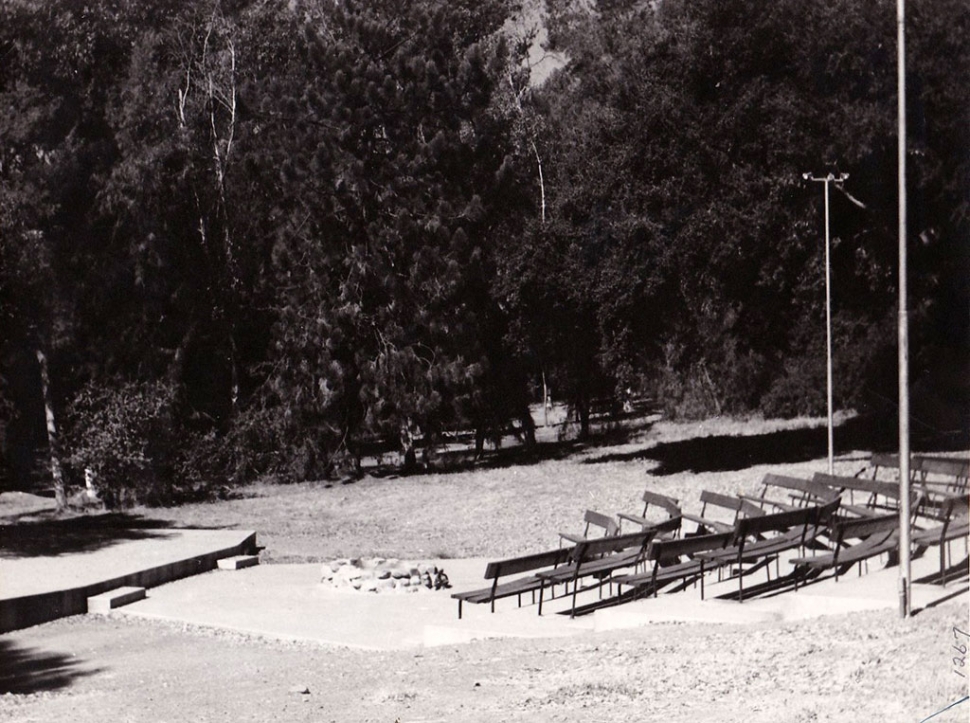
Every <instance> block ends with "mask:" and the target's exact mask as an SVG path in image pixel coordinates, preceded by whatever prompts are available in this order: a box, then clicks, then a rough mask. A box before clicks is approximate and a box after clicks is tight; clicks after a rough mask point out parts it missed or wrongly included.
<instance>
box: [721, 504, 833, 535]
mask: <svg viewBox="0 0 970 723" xmlns="http://www.w3.org/2000/svg"><path fill="white" fill-rule="evenodd" d="M840 504H841V500H840V499H839V498H838V497H835V498H834V499H831V500H829V501H827V502H826V503H825V504H822V505H813V506H811V507H802V508H800V509H797V510H787V511H785V512H776V513H774V514H771V515H762V516H761V517H745V518H743V519H740V520H738V522H737V525H736V526H735V528H734V536H735V540H736V541H741V540H745V539H747V538H748V537H752V536H754V535H760V534H762V533H763V532H779V531H787V530H791V529H793V528H796V527H802V528H803V529H807V528H808V527H810V526H815V527H820V526H822V525H827V524H828V523H829V520H830V519H831V518H832V516H833V515H834V514H835V512H836V510H838V509H839V505H840Z"/></svg>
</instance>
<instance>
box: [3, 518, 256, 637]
mask: <svg viewBox="0 0 970 723" xmlns="http://www.w3.org/2000/svg"><path fill="white" fill-rule="evenodd" d="M255 549H256V533H255V532H252V531H250V530H183V529H162V530H151V532H150V534H146V536H145V537H144V538H142V539H134V540H118V541H113V542H110V543H106V544H104V545H103V546H102V547H100V548H99V549H96V550H86V551H83V552H71V553H65V554H61V555H54V556H49V557H40V556H13V555H9V554H4V555H3V556H0V580H2V584H0V633H4V632H9V631H11V630H18V629H20V628H25V627H29V626H31V625H37V624H39V623H43V622H47V621H48V620H54V619H56V618H60V617H65V616H67V615H80V614H83V613H85V612H87V599H88V598H89V597H94V596H96V595H100V594H101V593H103V592H108V591H109V590H114V589H115V588H118V587H124V586H132V587H145V588H150V587H154V586H156V585H161V584H163V583H166V582H169V581H171V580H177V579H180V578H183V577H187V576H189V575H197V574H199V573H201V572H205V571H207V570H212V569H213V568H215V566H216V561H217V560H219V559H221V558H223V557H229V556H232V555H239V554H242V553H249V552H254V551H255Z"/></svg>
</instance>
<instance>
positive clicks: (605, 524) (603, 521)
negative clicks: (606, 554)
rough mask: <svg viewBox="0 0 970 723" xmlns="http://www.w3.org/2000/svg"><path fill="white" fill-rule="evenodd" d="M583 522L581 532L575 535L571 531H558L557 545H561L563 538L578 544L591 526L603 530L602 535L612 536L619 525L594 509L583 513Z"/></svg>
mask: <svg viewBox="0 0 970 723" xmlns="http://www.w3.org/2000/svg"><path fill="white" fill-rule="evenodd" d="M583 522H585V523H586V528H585V529H584V530H583V534H581V535H577V534H573V533H571V532H560V533H559V545H560V547H561V546H562V543H563V540H568V541H569V542H571V543H573V544H574V545H575V544H579V543H580V542H583V541H584V540H586V539H587V538H588V537H589V531H590V528H592V527H598V528H600V529H602V530H603V537H613V536H615V535H617V534H619V532H620V525H619V523H617V521H616V520H614V519H613V518H612V517H610V516H609V515H604V514H603V513H601V512H596V511H595V510H586V513H585V514H584V515H583Z"/></svg>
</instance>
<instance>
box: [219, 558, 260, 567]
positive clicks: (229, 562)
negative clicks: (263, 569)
mask: <svg viewBox="0 0 970 723" xmlns="http://www.w3.org/2000/svg"><path fill="white" fill-rule="evenodd" d="M216 564H217V565H218V566H219V569H220V570H242V569H243V568H244V567H253V566H254V565H258V564H259V555H234V556H233V557H224V558H222V559H221V560H219V561H218V562H217V563H216Z"/></svg>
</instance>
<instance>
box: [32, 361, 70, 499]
mask: <svg viewBox="0 0 970 723" xmlns="http://www.w3.org/2000/svg"><path fill="white" fill-rule="evenodd" d="M37 363H38V364H39V365H40V392H41V395H42V396H43V398H44V416H45V417H46V418H47V444H48V446H49V447H50V456H51V478H52V479H53V481H54V502H55V503H56V504H57V511H58V512H61V511H62V510H64V509H65V508H66V507H67V492H66V491H65V489H64V471H63V468H62V467H61V459H60V456H59V453H58V450H57V447H58V443H57V424H56V423H55V422H54V404H53V402H52V400H51V384H50V375H49V374H48V373H47V357H46V356H45V354H44V352H43V351H41V350H40V349H38V350H37Z"/></svg>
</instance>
